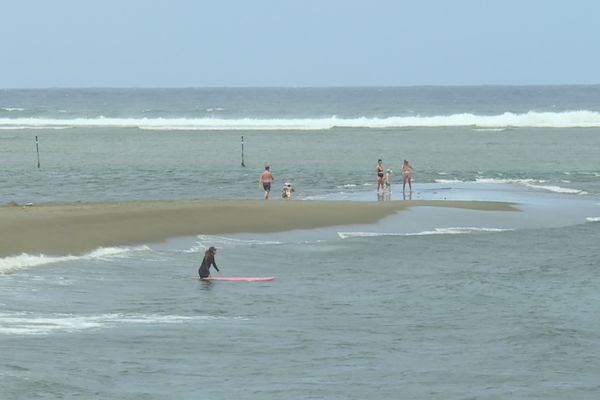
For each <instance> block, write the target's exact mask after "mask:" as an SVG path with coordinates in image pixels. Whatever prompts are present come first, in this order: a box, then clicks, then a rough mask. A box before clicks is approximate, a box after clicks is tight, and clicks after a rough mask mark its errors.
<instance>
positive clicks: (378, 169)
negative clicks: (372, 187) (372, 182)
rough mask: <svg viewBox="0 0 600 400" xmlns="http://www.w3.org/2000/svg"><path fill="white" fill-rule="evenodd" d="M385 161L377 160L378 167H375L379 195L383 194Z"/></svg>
mask: <svg viewBox="0 0 600 400" xmlns="http://www.w3.org/2000/svg"><path fill="white" fill-rule="evenodd" d="M383 171H384V169H383V161H382V160H381V158H380V159H379V160H377V166H376V167H375V177H376V178H377V193H379V192H383V176H384V173H383Z"/></svg>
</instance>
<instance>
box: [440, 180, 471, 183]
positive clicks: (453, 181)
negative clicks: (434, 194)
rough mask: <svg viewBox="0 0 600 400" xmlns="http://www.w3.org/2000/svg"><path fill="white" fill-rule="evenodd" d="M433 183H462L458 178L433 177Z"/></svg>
mask: <svg viewBox="0 0 600 400" xmlns="http://www.w3.org/2000/svg"><path fill="white" fill-rule="evenodd" d="M434 182H435V183H463V182H464V181H461V180H460V179H435V180H434Z"/></svg>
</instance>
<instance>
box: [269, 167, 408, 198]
mask: <svg viewBox="0 0 600 400" xmlns="http://www.w3.org/2000/svg"><path fill="white" fill-rule="evenodd" d="M413 172H414V168H413V166H412V165H411V164H410V162H409V161H408V160H404V162H403V163H402V193H404V194H405V195H406V184H407V183H408V190H409V193H410V194H412V180H413ZM375 176H376V178H377V193H378V194H383V193H386V192H387V193H390V192H391V190H392V185H391V182H390V181H391V176H392V170H391V169H388V170H386V169H385V168H383V160H382V159H381V158H380V159H378V160H377V166H376V167H375ZM273 181H275V177H274V176H273V173H272V172H271V167H270V166H269V165H265V169H264V171H263V172H262V173H261V174H260V176H259V177H258V188H259V189H260V190H262V191H263V192H264V199H265V200H269V194H270V193H271V184H272V183H273ZM293 192H294V188H293V187H292V184H291V183H289V182H286V183H284V185H283V188H282V189H281V197H282V198H283V199H286V200H290V199H291V198H292V193H293Z"/></svg>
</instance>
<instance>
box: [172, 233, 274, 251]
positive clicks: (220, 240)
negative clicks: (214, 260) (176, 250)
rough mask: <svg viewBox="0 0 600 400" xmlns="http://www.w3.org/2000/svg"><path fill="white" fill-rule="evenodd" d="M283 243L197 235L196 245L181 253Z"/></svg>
mask: <svg viewBox="0 0 600 400" xmlns="http://www.w3.org/2000/svg"><path fill="white" fill-rule="evenodd" d="M282 243H283V242H280V241H275V240H253V239H236V238H230V237H225V236H211V235H199V236H198V243H197V244H196V245H194V246H192V247H191V248H190V249H188V250H183V251H182V252H183V253H202V252H204V251H206V249H208V248H209V247H210V246H215V247H216V248H217V249H218V248H231V247H238V246H257V245H273V244H282Z"/></svg>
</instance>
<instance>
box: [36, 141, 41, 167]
mask: <svg viewBox="0 0 600 400" xmlns="http://www.w3.org/2000/svg"><path fill="white" fill-rule="evenodd" d="M39 143H40V142H39V140H38V137H37V136H36V137H35V150H36V151H37V158H38V169H40V146H39Z"/></svg>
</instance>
